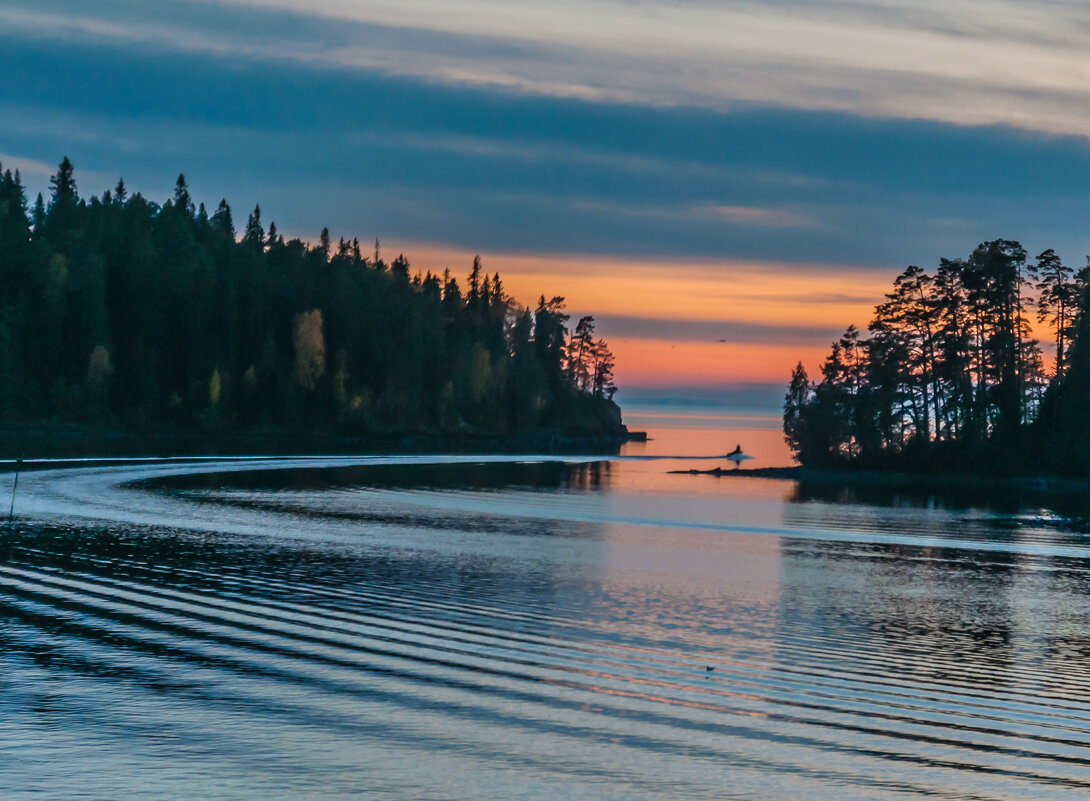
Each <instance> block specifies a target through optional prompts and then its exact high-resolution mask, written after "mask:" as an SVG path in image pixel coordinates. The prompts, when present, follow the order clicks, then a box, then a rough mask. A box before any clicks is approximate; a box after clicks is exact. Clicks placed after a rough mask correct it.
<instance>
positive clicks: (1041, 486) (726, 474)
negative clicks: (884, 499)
mask: <svg viewBox="0 0 1090 801" xmlns="http://www.w3.org/2000/svg"><path fill="white" fill-rule="evenodd" d="M670 472H671V473H674V474H683V475H703V476H715V477H720V478H730V477H734V478H769V479H779V480H785V481H799V482H803V481H805V482H808V483H812V484H824V485H830V486H835V485H840V486H849V487H874V488H883V489H915V490H955V491H956V490H999V489H1010V490H1019V491H1026V490H1030V491H1036V492H1085V491H1087V490H1090V481H1087V480H1085V479H1079V478H1065V477H1062V476H981V475H971V474H968V473H903V472H884V471H880V470H818V469H814V468H811V467H756V468H748V469H745V468H738V469H735V468H722V467H714V468H712V469H710V470H671V471H670Z"/></svg>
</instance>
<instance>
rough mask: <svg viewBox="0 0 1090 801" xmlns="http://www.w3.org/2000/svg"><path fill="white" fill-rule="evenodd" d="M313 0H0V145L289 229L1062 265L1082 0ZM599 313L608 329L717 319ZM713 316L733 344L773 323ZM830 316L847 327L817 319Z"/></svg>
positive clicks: (825, 263) (1074, 220) (719, 256)
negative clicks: (1055, 256) (1019, 252)
mask: <svg viewBox="0 0 1090 801" xmlns="http://www.w3.org/2000/svg"><path fill="white" fill-rule="evenodd" d="M322 8H323V10H322V13H320V14H318V13H315V12H314V11H312V10H310V9H309V8H308V5H307V4H304V3H300V2H293V0H265V1H264V2H257V1H255V2H211V1H201V2H130V1H128V0H106V1H105V2H96V1H95V0H91V1H89V2H72V1H71V0H33V2H29V1H27V0H5V2H3V3H0V40H2V41H3V43H4V46H3V48H0V162H2V163H3V164H4V165H5V166H18V167H20V168H21V170H22V172H23V175H24V179H25V180H26V182H27V183H28V184H29V185H30V186H31V188H32V189H34V190H39V189H44V188H45V187H46V181H47V177H48V174H49V171H50V170H51V169H52V165H54V164H55V163H56V162H57V161H58V160H59V158H60V157H61V156H62V155H65V154H67V155H69V156H71V158H72V159H73V161H74V162H75V163H76V166H77V171H78V173H77V177H78V178H79V179H80V183H81V189H82V190H83V191H84V192H85V193H91V192H95V193H97V192H100V191H101V190H102V189H104V188H106V187H108V186H112V185H113V184H114V183H115V182H116V179H117V177H118V176H119V175H124V177H125V179H126V182H127V183H128V184H129V185H130V186H131V187H134V188H137V189H140V190H142V191H144V192H145V193H147V194H149V195H151V196H152V197H158V198H161V197H165V196H166V195H167V194H168V193H169V191H170V189H171V187H172V185H173V182H174V179H175V177H176V176H177V174H178V172H179V171H184V172H185V173H186V175H187V177H188V178H189V181H190V185H191V188H192V191H193V193H194V195H195V196H196V197H198V198H200V199H203V200H205V201H206V202H209V203H210V204H214V203H215V202H217V201H218V200H219V198H220V197H221V196H222V197H227V199H228V200H229V201H230V202H231V203H232V206H233V207H234V208H235V209H236V216H238V215H240V214H244V213H245V212H246V211H247V210H248V209H249V208H251V207H252V206H253V204H254V203H255V202H258V201H260V202H261V204H262V207H263V209H264V212H265V215H264V216H265V219H266V220H268V219H275V220H276V222H277V224H278V226H279V227H280V228H281V230H284V231H288V232H291V233H294V234H298V235H303V236H314V235H315V234H316V232H317V231H318V230H320V229H321V227H322V226H323V225H328V226H329V227H330V229H331V230H332V231H333V233H334V236H338V235H345V236H353V235H358V236H360V238H361V239H369V238H371V237H374V236H379V237H381V238H383V239H384V240H387V241H391V242H394V243H397V244H402V243H404V244H405V247H406V249H407V250H408V251H409V254H410V256H411V255H412V250H411V246H412V244H413V243H428V245H429V246H431V247H432V250H433V251H434V249H435V248H440V249H441V248H444V247H446V248H450V249H451V252H452V253H453V252H462V251H481V252H484V253H486V254H493V253H494V254H504V253H522V254H535V255H536V256H538V257H539V258H541V259H549V258H552V257H554V256H555V258H556V259H557V261H558V262H560V261H563V260H565V259H570V258H571V257H572V256H573V254H574V255H576V256H578V257H580V258H584V257H585V258H591V259H595V258H596V259H601V260H606V261H608V262H609V263H610V264H613V265H616V264H623V263H625V261H626V260H633V261H647V260H652V261H655V262H656V263H659V264H661V265H662V269H663V271H664V278H667V279H668V278H669V270H670V269H671V264H673V263H674V262H675V261H676V262H679V263H684V264H686V265H688V267H689V268H691V267H692V265H694V264H695V265H703V266H702V267H701V269H703V270H704V271H705V272H706V273H708V274H709V275H713V276H714V275H718V274H722V276H723V279H724V281H729V280H730V277H731V270H732V269H737V265H739V264H747V263H753V264H761V265H774V266H775V269H776V271H777V275H783V274H785V273H790V272H791V271H792V270H797V271H799V272H804V273H810V274H812V273H813V272H814V271H821V270H829V272H830V275H831V276H833V274H834V273H835V274H836V276H834V277H831V279H830V280H838V281H841V282H843V281H844V280H845V279H844V278H843V276H844V275H849V276H850V275H852V274H853V271H858V270H866V271H879V272H880V273H881V274H882V275H887V274H890V272H891V270H894V269H896V268H899V267H901V266H904V265H906V264H908V263H920V264H923V265H925V266H928V265H932V264H934V263H935V262H936V261H937V259H938V258H939V257H940V256H943V255H947V256H956V255H963V254H965V253H966V252H968V251H969V250H970V249H971V248H972V247H973V246H974V245H975V244H976V243H977V242H979V241H981V240H983V239H986V238H994V237H997V236H1005V237H1011V238H1018V239H1021V240H1022V241H1023V242H1024V243H1025V244H1026V245H1027V247H1028V248H1029V249H1030V250H1031V251H1032V252H1037V251H1039V250H1043V249H1044V248H1045V247H1055V248H1056V249H1057V250H1058V251H1059V252H1060V253H1061V255H1063V256H1064V257H1065V258H1066V259H1067V260H1068V261H1069V262H1071V263H1073V264H1077V265H1081V263H1082V261H1083V258H1084V255H1085V253H1086V252H1087V250H1088V249H1090V241H1088V237H1087V229H1088V227H1087V213H1086V205H1087V204H1086V198H1087V193H1088V187H1090V141H1088V139H1087V135H1088V134H1090V104H1087V103H1086V100H1087V97H1086V95H1087V93H1088V92H1090V82H1087V81H1086V80H1085V76H1086V75H1090V57H1088V56H1087V55H1086V54H1087V53H1090V47H1088V46H1087V45H1090V41H1087V40H1090V10H1086V9H1084V8H1083V7H1082V6H1081V5H1080V4H1076V3H1067V2H1040V3H1033V4H1029V3H1011V2H969V0H950V2H946V3H937V2H931V0H921V1H920V2H917V3H907V2H899V1H896V0H887V1H885V2H883V1H882V0H875V2H839V1H838V0H815V2H808V3H802V2H798V3H796V2H791V1H790V0H780V1H778V2H769V3H745V2H717V3H711V2H705V1H704V0H691V1H690V2H606V0H584V2H578V3H575V2H567V0H562V1H561V2H557V3H552V4H548V5H547V6H546V5H545V4H532V3H520V2H505V3H498V2H492V0H467V2H459V3H451V2H439V1H438V0H400V2H396V3H395V2H349V0H340V1H339V2H336V1H334V2H327V3H325V4H323V6H322ZM732 265H733V266H732ZM496 266H497V267H502V265H501V264H497V265H496ZM841 268H844V270H846V272H843V271H841V272H838V271H840V270H841ZM837 276H838V277H837ZM558 280H559V279H558ZM830 290H831V291H835V290H836V287H831V288H830ZM558 291H559V290H558ZM526 300H528V299H526ZM877 300H878V298H875V301H877ZM606 311H607V312H608V313H611V314H612V315H613V317H614V318H615V320H616V321H617V327H616V331H617V335H618V336H629V335H630V334H631V333H632V331H634V330H636V331H643V332H644V333H645V335H646V336H648V337H652V336H656V335H657V334H656V331H659V329H661V331H659V333H661V335H662V336H664V337H669V336H673V337H675V338H676V337H677V336H679V334H678V332H679V331H682V330H685V331H689V330H691V331H692V332H693V333H692V336H694V337H701V338H704V337H706V336H707V334H708V331H706V330H704V329H703V328H701V325H705V324H714V323H715V322H716V318H709V317H708V315H704V316H703V317H701V319H700V320H699V321H698V324H692V323H691V322H689V323H686V324H681V323H679V321H681V320H690V318H691V315H689V314H687V313H686V311H685V309H683V308H677V309H673V310H670V309H666V310H664V312H663V314H662V315H661V319H660V320H659V321H658V322H657V323H656V322H654V321H652V320H650V318H647V317H646V316H645V317H643V318H639V319H635V318H633V317H632V316H631V315H628V316H626V315H624V314H622V313H620V312H621V311H623V310H619V309H612V310H610V309H607V310H606ZM634 319H635V321H634ZM722 321H723V322H724V324H725V323H726V322H732V325H734V328H733V329H732V331H733V333H734V335H736V336H737V337H738V338H739V339H740V340H746V339H747V338H748V339H754V338H759V337H760V336H761V335H762V333H761V332H762V331H766V332H768V327H769V326H775V325H777V320H776V318H775V314H774V313H773V314H771V316H770V317H769V318H768V319H765V320H763V321H752V326H751V330H748V331H740V330H739V329H738V326H739V325H744V324H745V323H744V322H742V323H739V322H738V321H737V320H734V319H733V318H732V317H731V315H730V314H729V313H728V312H726V311H724V314H723V316H722ZM847 322H856V323H857V324H859V323H865V320H854V321H853V320H844V321H830V322H829V328H828V330H829V331H832V330H833V329H834V328H842V327H843V325H846V324H847ZM834 323H835V324H834ZM656 325H657V326H658V328H656V327H655V326H656ZM782 325H783V326H784V328H785V329H790V328H791V327H792V325H793V323H792V321H789V320H783V321H782ZM641 326H642V328H641ZM648 326H650V327H648ZM686 326H688V327H686ZM760 326H765V328H764V329H762V328H760ZM817 329H820V330H815V326H813V325H812V324H810V323H806V324H805V325H801V326H799V331H798V333H799V335H800V336H804V337H811V336H812V337H814V338H816V339H820V340H821V341H826V340H827V337H828V333H827V332H826V331H825V329H822V328H821V326H817ZM709 330H710V329H709ZM607 333H609V332H608V331H607ZM712 333H714V332H712ZM768 336H769V337H770V338H771V339H773V340H777V341H779V340H782V339H783V338H784V337H783V335H782V334H779V333H775V332H768ZM816 339H815V341H816Z"/></svg>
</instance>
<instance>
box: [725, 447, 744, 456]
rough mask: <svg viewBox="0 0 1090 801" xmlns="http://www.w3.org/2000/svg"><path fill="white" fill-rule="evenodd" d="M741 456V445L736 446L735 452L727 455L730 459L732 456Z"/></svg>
mask: <svg viewBox="0 0 1090 801" xmlns="http://www.w3.org/2000/svg"><path fill="white" fill-rule="evenodd" d="M741 455H742V446H741V445H735V446H734V450H733V451H731V452H730V453H728V454H727V456H728V457H730V456H741Z"/></svg>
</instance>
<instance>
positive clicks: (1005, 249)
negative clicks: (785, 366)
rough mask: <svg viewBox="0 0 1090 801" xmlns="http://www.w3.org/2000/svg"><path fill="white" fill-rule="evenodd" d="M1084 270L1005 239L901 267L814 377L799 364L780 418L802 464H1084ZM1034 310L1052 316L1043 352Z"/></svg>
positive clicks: (1087, 381) (1089, 310)
mask: <svg viewBox="0 0 1090 801" xmlns="http://www.w3.org/2000/svg"><path fill="white" fill-rule="evenodd" d="M1088 273H1090V267H1087V268H1084V269H1082V270H1079V271H1076V270H1075V269H1074V268H1072V267H1070V266H1068V265H1066V264H1064V263H1063V262H1062V260H1061V259H1060V257H1059V256H1058V255H1057V254H1056V253H1055V252H1054V251H1053V250H1045V251H1044V252H1043V253H1041V254H1040V255H1038V256H1037V257H1036V258H1032V257H1030V256H1029V255H1028V254H1027V252H1026V250H1025V248H1023V247H1022V245H1020V244H1019V243H1018V242H1015V241H1011V240H1004V239H998V240H994V241H990V242H984V243H982V244H981V245H979V246H978V247H977V248H976V249H974V250H973V251H972V253H971V254H969V256H968V257H967V258H958V259H942V260H941V261H940V263H939V265H938V267H937V269H935V270H933V271H927V270H924V269H922V268H920V267H916V266H912V267H908V268H907V269H905V270H904V271H903V272H902V273H901V274H900V275H898V276H897V278H896V279H895V280H894V282H893V287H892V290H891V291H890V292H889V293H888V294H887V295H886V297H885V300H884V301H883V302H882V303H880V304H879V305H878V306H877V308H876V309H875V312H874V317H873V319H872V320H871V322H870V324H869V325H868V327H867V332H866V333H863V332H861V331H859V330H857V329H856V328H855V327H854V326H852V327H849V328H848V329H847V331H846V332H845V333H844V335H843V336H842V337H841V338H840V339H839V340H838V341H836V342H834V343H833V344H832V349H831V351H830V353H829V355H828V357H827V358H826V359H825V362H824V364H822V365H821V371H820V377H819V378H818V379H817V380H811V379H810V377H809V376H808V374H807V372H806V370H805V368H804V367H803V365H802V364H801V363H800V364H799V365H798V366H797V367H796V368H795V371H794V374H793V375H792V377H791V382H790V386H789V388H788V391H787V395H786V399H785V404H784V416H783V424H784V435H785V438H786V440H787V443H788V445H789V446H790V447H791V449H792V451H793V453H794V454H795V456H796V458H797V459H798V461H799V463H800V464H801V465H803V466H804V467H809V468H817V469H828V468H834V469H835V468H858V469H865V470H887V471H888V470H898V471H910V472H918V473H920V472H922V473H963V474H964V473H968V474H976V475H985V476H986V475H992V476H1027V475H1059V476H1071V477H1080V478H1082V477H1088V476H1090V281H1088ZM1031 315H1033V316H1036V318H1037V321H1038V322H1039V324H1043V325H1047V330H1048V332H1049V338H1050V339H1051V342H1049V351H1050V352H1049V353H1048V354H1047V355H1046V354H1045V353H1044V352H1043V350H1042V346H1041V344H1040V343H1039V342H1038V341H1037V340H1035V339H1034V337H1033V336H1032V331H1031Z"/></svg>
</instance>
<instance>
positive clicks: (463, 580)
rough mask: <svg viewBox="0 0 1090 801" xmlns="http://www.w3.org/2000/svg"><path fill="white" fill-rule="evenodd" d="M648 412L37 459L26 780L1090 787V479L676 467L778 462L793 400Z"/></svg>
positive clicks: (947, 790) (21, 740)
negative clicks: (572, 423) (247, 453)
mask: <svg viewBox="0 0 1090 801" xmlns="http://www.w3.org/2000/svg"><path fill="white" fill-rule="evenodd" d="M627 417H628V420H629V424H630V425H631V427H633V428H636V429H643V428H646V429H647V430H648V431H649V433H650V434H651V437H652V440H651V441H649V442H648V443H632V444H630V445H628V446H626V448H625V450H624V452H623V453H622V455H621V457H619V458H616V459H610V460H606V461H595V460H588V459H579V458H570V459H569V458H565V459H564V460H557V458H556V457H548V456H534V455H528V456H526V457H510V456H493V457H478V456H437V457H427V456H410V457H360V458H348V457H337V458H329V459H322V458H302V457H300V458H291V459H281V460H278V459H250V460H209V461H199V462H194V461H178V462H173V463H166V464H163V463H135V464H125V463H100V464H89V465H88V466H84V467H78V468H75V469H63V470H60V469H53V470H40V471H34V472H24V473H23V475H22V477H21V478H20V483H19V492H18V496H17V499H16V512H17V520H16V522H15V525H14V526H13V527H12V528H11V529H10V530H8V531H5V532H4V533H2V534H0V797H2V798H4V799H5V800H10V799H19V800H21V799H54V798H56V799H65V800H66V801H71V800H72V799H96V800H100V799H124V798H141V799H349V798H353V799H354V798H368V799H405V798H414V799H469V798H496V799H542V798H571V799H621V798H624V799H639V798H662V799H677V798H696V799H713V798H714V799H721V798H739V799H742V798H745V799H797V798H829V799H887V798H888V799H895V798H909V797H924V796H928V797H932V798H943V799H1011V798H1033V799H1051V798H1057V799H1058V798H1083V797H1086V793H1087V791H1088V790H1090V681H1088V674H1090V659H1088V657H1090V503H1088V502H1087V500H1086V499H1085V498H1071V497H1064V496H1046V495H1033V494H1026V495H1024V496H1020V495H1017V494H1012V493H1010V492H1006V493H1004V494H1003V495H1001V496H999V497H989V496H987V495H981V496H968V495H966V494H965V493H950V494H943V493H932V494H913V493H908V492H896V491H891V490H877V489H870V490H865V491H864V490H852V489H849V488H844V487H836V486H828V485H805V484H803V485H800V484H799V483H797V482H794V481H783V480H767V479H755V478H744V477H736V476H725V477H722V478H716V477H713V476H703V475H675V474H670V473H669V472H668V471H670V470H674V469H689V468H692V467H698V468H706V467H709V466H714V465H717V464H722V462H720V461H712V460H709V459H701V458H697V457H710V456H713V455H715V454H723V453H725V452H726V451H728V450H730V449H732V448H733V447H734V446H735V445H736V444H741V445H742V446H743V448H745V450H746V451H747V452H749V453H752V454H753V455H754V456H755V457H756V458H755V460H754V462H751V463H750V464H752V465H754V466H758V467H759V466H770V465H782V464H786V463H787V461H788V455H787V452H786V450H785V449H784V446H783V442H782V438H781V437H780V434H779V430H778V420H777V419H776V417H775V415H769V414H765V413H761V412H759V411H756V412H737V413H724V412H722V411H717V410H712V409H677V408H673V409H668V408H661V409H653V408H647V409H641V410H637V411H636V412H635V413H630V414H628V415H627ZM658 457H676V458H658ZM10 488H11V476H10V474H9V475H5V476H0V496H2V497H4V498H7V497H8V496H7V493H10ZM5 506H6V503H5Z"/></svg>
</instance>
